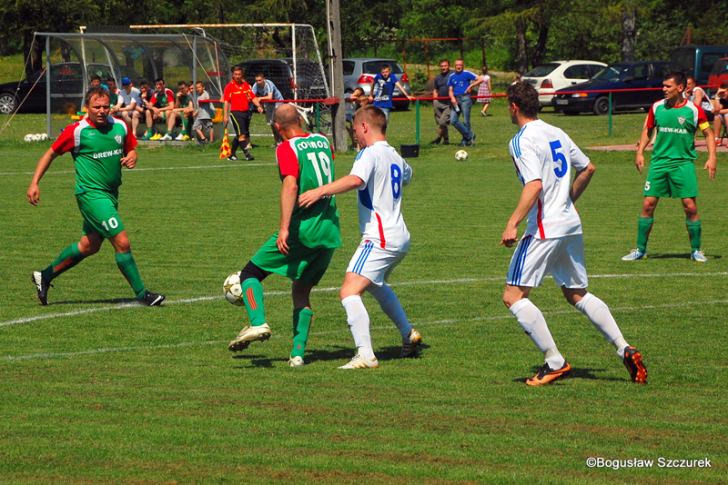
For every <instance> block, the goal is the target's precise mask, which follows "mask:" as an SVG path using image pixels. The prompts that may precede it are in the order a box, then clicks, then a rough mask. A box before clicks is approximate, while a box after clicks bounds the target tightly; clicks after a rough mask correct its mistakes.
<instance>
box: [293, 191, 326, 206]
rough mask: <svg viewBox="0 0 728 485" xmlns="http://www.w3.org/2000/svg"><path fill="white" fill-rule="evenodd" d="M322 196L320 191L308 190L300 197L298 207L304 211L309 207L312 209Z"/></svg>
mask: <svg viewBox="0 0 728 485" xmlns="http://www.w3.org/2000/svg"><path fill="white" fill-rule="evenodd" d="M321 196H322V194H321V193H320V191H319V189H311V190H307V191H306V192H304V193H302V194H301V195H299V196H298V206H299V207H303V208H304V209H305V208H307V207H311V206H312V205H313V204H315V203H316V202H318V200H319V199H320V198H321Z"/></svg>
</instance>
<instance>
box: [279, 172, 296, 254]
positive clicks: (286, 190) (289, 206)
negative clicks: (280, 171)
mask: <svg viewBox="0 0 728 485" xmlns="http://www.w3.org/2000/svg"><path fill="white" fill-rule="evenodd" d="M297 195H298V181H297V180H296V177H294V176H293V175H287V176H286V178H284V179H283V185H282V186H281V217H280V223H279V227H278V239H277V240H276V245H277V246H278V251H280V252H281V253H283V254H288V234H289V227H290V225H291V215H292V214H293V209H294V207H296V196H297Z"/></svg>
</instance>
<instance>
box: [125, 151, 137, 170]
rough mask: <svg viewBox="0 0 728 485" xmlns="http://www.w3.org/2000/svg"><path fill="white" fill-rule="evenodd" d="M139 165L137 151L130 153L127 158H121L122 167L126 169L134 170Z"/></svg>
mask: <svg viewBox="0 0 728 485" xmlns="http://www.w3.org/2000/svg"><path fill="white" fill-rule="evenodd" d="M136 163H137V152H136V150H132V151H130V152H129V153H127V154H126V156H124V157H121V165H122V166H123V167H126V168H134V167H136Z"/></svg>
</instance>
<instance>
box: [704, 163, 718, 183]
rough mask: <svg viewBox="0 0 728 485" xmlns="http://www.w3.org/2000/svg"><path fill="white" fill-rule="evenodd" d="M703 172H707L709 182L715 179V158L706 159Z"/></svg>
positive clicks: (716, 165) (716, 169) (716, 168)
mask: <svg viewBox="0 0 728 485" xmlns="http://www.w3.org/2000/svg"><path fill="white" fill-rule="evenodd" d="M703 170H707V171H708V178H709V179H710V180H713V179H714V178H715V172H717V171H718V162H717V160H716V159H715V158H708V161H707V162H705V166H704V167H703Z"/></svg>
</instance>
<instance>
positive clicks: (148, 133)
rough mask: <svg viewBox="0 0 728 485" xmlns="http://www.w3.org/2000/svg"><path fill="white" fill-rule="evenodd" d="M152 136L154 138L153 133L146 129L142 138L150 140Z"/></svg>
mask: <svg viewBox="0 0 728 485" xmlns="http://www.w3.org/2000/svg"><path fill="white" fill-rule="evenodd" d="M151 138H152V134H151V133H150V132H148V131H145V132H144V135H142V138H141V139H142V140H149V139H151Z"/></svg>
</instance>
